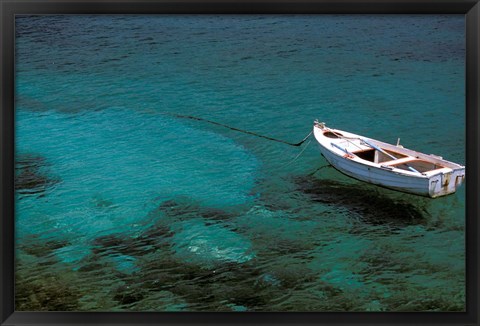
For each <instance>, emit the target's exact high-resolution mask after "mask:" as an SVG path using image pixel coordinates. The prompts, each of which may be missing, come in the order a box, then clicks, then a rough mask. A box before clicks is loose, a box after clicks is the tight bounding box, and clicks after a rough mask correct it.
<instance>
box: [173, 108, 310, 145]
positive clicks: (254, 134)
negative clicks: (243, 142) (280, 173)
mask: <svg viewBox="0 0 480 326" xmlns="http://www.w3.org/2000/svg"><path fill="white" fill-rule="evenodd" d="M165 114H168V115H171V116H174V117H177V118H181V119H190V120H197V121H204V122H208V123H210V124H213V125H217V126H221V127H224V128H227V129H230V130H234V131H238V132H242V133H244V134H248V135H253V136H256V137H260V138H264V139H268V140H271V141H276V142H279V143H282V144H287V145H290V146H300V145H302V144H303V143H304V142H305V141H306V140H307V139H308V137H310V135H311V134H312V131H310V133H309V134H308V135H307V136H305V138H303V139H302V141H300V142H298V143H290V142H288V141H285V140H281V139H277V138H272V137H269V136H265V135H260V134H257V133H255V132H252V131H248V130H243V129H239V128H235V127H232V126H227V125H225V124H223V123H220V122H216V121H212V120H208V119H205V118H199V117H194V116H192V115H183V114H177V113H167V112H165Z"/></svg>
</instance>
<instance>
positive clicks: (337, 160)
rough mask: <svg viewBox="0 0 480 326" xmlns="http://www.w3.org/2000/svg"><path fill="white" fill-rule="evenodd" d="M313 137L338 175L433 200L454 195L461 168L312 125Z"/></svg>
mask: <svg viewBox="0 0 480 326" xmlns="http://www.w3.org/2000/svg"><path fill="white" fill-rule="evenodd" d="M313 135H314V136H315V139H316V140H317V142H318V143H319V144H320V151H321V152H322V155H323V156H324V157H325V159H326V160H327V161H328V162H329V163H330V164H331V165H332V166H333V167H335V168H336V169H337V170H339V171H340V172H342V173H344V174H346V175H348V176H350V177H352V178H355V179H358V180H361V181H365V182H369V183H373V184H375V185H379V186H383V187H386V188H390V189H393V190H398V191H402V192H406V193H411V194H415V195H421V196H427V197H431V198H436V197H440V196H445V195H448V194H452V193H454V192H455V191H456V190H457V188H458V187H459V186H460V185H461V184H462V183H463V181H464V180H465V166H462V165H460V164H457V163H453V162H449V161H446V160H444V159H442V157H440V156H436V155H432V154H430V155H429V154H423V153H419V152H416V151H413V150H410V149H406V148H403V146H401V145H399V143H398V142H397V145H392V144H388V143H384V142H381V141H378V140H375V139H371V138H367V137H363V136H360V135H356V134H353V133H350V132H347V131H343V130H338V129H332V128H328V127H327V126H326V125H325V123H323V122H322V123H320V122H318V121H315V122H314V126H313Z"/></svg>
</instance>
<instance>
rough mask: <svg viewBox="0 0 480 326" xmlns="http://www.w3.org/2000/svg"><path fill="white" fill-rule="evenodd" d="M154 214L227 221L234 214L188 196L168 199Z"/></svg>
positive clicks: (181, 219) (183, 219) (178, 217)
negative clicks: (205, 205) (203, 204)
mask: <svg viewBox="0 0 480 326" xmlns="http://www.w3.org/2000/svg"><path fill="white" fill-rule="evenodd" d="M151 214H152V215H153V216H156V215H162V214H163V215H165V216H166V217H168V218H171V219H175V220H179V221H185V220H189V219H192V218H198V217H202V218H204V219H206V220H212V221H227V220H230V219H231V218H233V217H234V215H232V214H230V213H227V212H225V211H223V210H221V209H218V208H213V207H204V206H202V205H200V204H199V203H198V202H196V201H193V200H192V199H190V198H188V197H183V196H178V197H176V198H175V199H170V200H166V201H164V202H163V203H161V204H160V205H159V206H158V208H157V209H156V210H154V211H153V212H152V213H151Z"/></svg>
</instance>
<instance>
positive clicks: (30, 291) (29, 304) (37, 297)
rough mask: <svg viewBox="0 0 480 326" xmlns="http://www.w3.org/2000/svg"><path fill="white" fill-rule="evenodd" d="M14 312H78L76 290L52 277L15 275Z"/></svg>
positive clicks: (63, 281) (78, 297)
mask: <svg viewBox="0 0 480 326" xmlns="http://www.w3.org/2000/svg"><path fill="white" fill-rule="evenodd" d="M15 276H16V277H15V310H18V311H75V310H79V308H80V304H79V299H80V298H81V297H82V296H81V294H80V293H79V292H77V290H76V289H75V288H73V287H71V286H68V285H67V283H66V281H65V280H61V279H59V278H58V277H57V276H53V275H50V276H49V275H43V276H41V275H36V276H35V278H34V279H32V277H23V276H22V275H21V273H16V275H15Z"/></svg>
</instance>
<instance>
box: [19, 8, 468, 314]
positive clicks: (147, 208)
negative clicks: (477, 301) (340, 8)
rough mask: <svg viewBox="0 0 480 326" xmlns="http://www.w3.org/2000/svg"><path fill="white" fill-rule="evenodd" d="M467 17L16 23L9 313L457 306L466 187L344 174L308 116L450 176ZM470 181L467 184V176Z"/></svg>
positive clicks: (459, 122) (459, 143) (456, 154)
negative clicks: (421, 159) (416, 155)
mask: <svg viewBox="0 0 480 326" xmlns="http://www.w3.org/2000/svg"><path fill="white" fill-rule="evenodd" d="M464 28H465V21H464V16H463V15H420V16H415V15H403V16H402V15H388V16H387V15H385V16H382V15H370V16H368V15H241V16H240V15H239V16H236V15H217V16H214V15H202V16H190V15H185V16H182V15H146V16H135V15H99V16H90V15H78V16H77V15H64V16H55V15H53V16H19V17H17V19H16V140H15V142H16V207H15V208H16V216H15V217H16V233H15V238H16V294H15V298H16V310H27V311H28V310H35V311H38V310H49V311H464V310H465V186H462V187H461V188H460V189H459V191H458V192H457V193H455V194H454V195H450V196H447V197H442V198H438V199H429V198H423V197H418V196H414V195H408V194H403V193H399V192H395V191H391V190H387V189H383V188H379V187H376V186H372V185H369V184H366V183H363V182H360V181H356V180H353V179H351V178H349V177H346V176H344V175H342V174H341V173H339V172H338V171H336V170H335V169H333V168H332V167H330V166H328V164H327V162H326V161H325V159H324V158H323V157H322V156H321V155H320V152H319V150H318V148H317V145H316V143H315V140H313V139H312V138H309V139H308V140H306V141H305V142H304V143H303V145H302V146H299V147H294V146H289V145H286V144H283V143H279V142H274V141H269V140H267V139H265V138H260V137H256V136H254V135H251V134H244V133H241V132H237V131H234V130H231V129H228V128H223V127H221V126H218V125H213V124H209V123H206V122H204V121H198V120H189V119H182V118H179V117H175V116H174V115H172V114H171V113H175V114H181V115H191V116H195V117H201V118H204V119H209V120H212V121H215V122H219V123H222V124H225V125H228V126H232V127H234V128H238V129H243V130H247V131H251V132H254V133H257V134H260V135H265V136H268V137H272V138H275V139H280V140H285V141H288V142H292V143H296V142H299V141H301V140H302V139H303V138H304V137H305V136H306V135H308V133H309V132H310V131H311V129H312V124H313V121H314V120H315V119H319V120H320V121H325V122H326V123H327V125H328V126H331V127H334V128H338V129H344V130H348V131H351V132H354V133H358V134H362V135H365V136H368V137H371V138H376V139H379V140H383V141H386V142H390V143H396V141H397V138H401V140H400V142H401V144H403V145H404V146H405V147H408V148H411V149H415V150H417V151H421V152H425V153H433V154H436V155H441V156H443V157H444V158H445V159H447V160H450V161H454V162H457V163H461V164H465V81H464V80H465V33H464ZM467 179H468V175H467Z"/></svg>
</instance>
